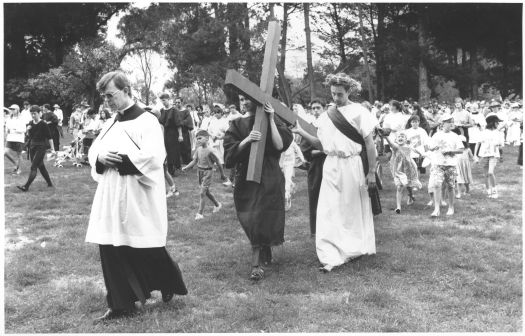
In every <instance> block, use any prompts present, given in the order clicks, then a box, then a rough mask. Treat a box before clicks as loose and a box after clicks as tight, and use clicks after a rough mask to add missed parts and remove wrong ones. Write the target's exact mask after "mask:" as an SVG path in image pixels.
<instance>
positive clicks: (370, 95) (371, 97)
mask: <svg viewBox="0 0 525 336" xmlns="http://www.w3.org/2000/svg"><path fill="white" fill-rule="evenodd" d="M357 9H358V11H359V32H360V33H361V41H362V44H363V58H364V62H365V71H366V79H367V82H368V101H369V102H371V103H373V102H374V91H373V90H372V75H371V74H370V66H369V64H368V45H367V43H366V37H365V29H364V26H363V11H362V9H361V4H357Z"/></svg>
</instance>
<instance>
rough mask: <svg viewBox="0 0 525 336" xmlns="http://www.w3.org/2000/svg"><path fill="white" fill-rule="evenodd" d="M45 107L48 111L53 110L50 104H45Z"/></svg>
mask: <svg viewBox="0 0 525 336" xmlns="http://www.w3.org/2000/svg"><path fill="white" fill-rule="evenodd" d="M43 106H44V108H45V109H46V110H51V105H49V104H44V105H43Z"/></svg>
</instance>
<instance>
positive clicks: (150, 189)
mask: <svg viewBox="0 0 525 336" xmlns="http://www.w3.org/2000/svg"><path fill="white" fill-rule="evenodd" d="M113 120H114V119H113V118H112V119H110V120H109V121H108V122H107V123H106V124H105V125H104V128H103V129H102V131H101V132H100V135H99V137H98V138H97V139H96V140H95V141H94V142H93V145H92V146H91V148H90V150H89V154H88V157H89V163H90V164H91V167H92V168H91V175H92V177H93V178H94V179H95V181H97V182H98V187H97V191H96V193H95V197H94V199H93V205H92V208H91V215H90V217H89V226H88V230H87V234H86V242H91V243H96V244H109V245H114V246H121V245H126V246H131V247H135V248H149V247H163V246H165V245H166V235H167V231H168V218H167V210H166V194H165V190H164V188H165V187H164V170H163V166H162V164H163V162H164V159H165V157H166V150H165V148H164V140H163V136H162V129H161V126H160V124H159V122H158V120H157V118H156V117H155V116H154V115H153V114H151V113H142V114H141V115H140V116H139V117H137V118H136V119H134V120H129V121H124V122H119V121H117V122H115V124H114V125H113V126H111V125H112V124H113ZM110 127H111V128H110ZM108 128H109V131H107V130H108ZM106 131H107V133H106ZM130 138H131V139H133V141H134V142H135V143H136V145H137V146H138V147H139V148H140V149H139V148H137V146H135V144H133V141H131V139H130ZM103 150H116V151H118V153H121V154H127V155H128V156H129V158H130V160H131V162H132V163H133V164H134V165H135V167H136V168H137V169H138V170H139V171H140V172H141V173H142V175H125V176H121V175H119V173H118V171H117V170H116V169H113V168H107V167H106V168H105V170H104V172H103V173H102V174H98V173H97V172H96V168H95V165H96V161H97V157H98V154H99V153H100V152H101V151H103Z"/></svg>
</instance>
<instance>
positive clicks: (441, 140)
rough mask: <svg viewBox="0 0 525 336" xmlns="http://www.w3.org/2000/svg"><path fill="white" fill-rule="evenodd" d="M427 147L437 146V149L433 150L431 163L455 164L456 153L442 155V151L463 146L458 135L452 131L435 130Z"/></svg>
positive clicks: (453, 149) (458, 148) (441, 164)
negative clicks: (433, 154)
mask: <svg viewBox="0 0 525 336" xmlns="http://www.w3.org/2000/svg"><path fill="white" fill-rule="evenodd" d="M429 147H431V148H433V147H437V149H435V150H434V153H435V156H434V160H433V162H432V164H434V163H435V164H436V165H439V166H456V164H457V158H456V155H443V152H446V151H456V150H460V149H463V148H465V147H464V146H463V142H461V138H460V137H459V135H457V134H456V133H454V132H452V131H449V132H443V131H441V132H436V134H434V135H433V136H432V138H431V141H430V145H429Z"/></svg>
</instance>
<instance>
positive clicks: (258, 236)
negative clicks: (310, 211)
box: [224, 95, 293, 281]
mask: <svg viewBox="0 0 525 336" xmlns="http://www.w3.org/2000/svg"><path fill="white" fill-rule="evenodd" d="M239 102H240V104H241V108H244V111H246V112H245V114H244V115H243V116H242V117H241V118H237V119H234V120H232V121H231V123H230V127H229V128H228V130H227V131H226V134H225V135H224V158H225V160H224V161H225V163H226V167H227V168H233V167H235V183H234V185H235V187H234V189H233V200H234V203H235V210H236V211H237V218H239V222H240V223H241V226H242V228H243V229H244V232H245V233H246V235H247V236H248V239H249V240H250V244H251V246H252V260H251V262H252V270H251V272H250V279H251V280H254V281H258V280H261V279H262V278H263V276H264V269H263V268H262V267H261V265H262V264H269V263H271V261H272V250H271V247H272V246H277V245H281V244H282V243H283V242H284V220H285V211H284V176H283V173H282V171H281V169H280V168H279V158H280V156H281V153H282V152H284V151H286V149H288V147H289V146H290V144H291V142H292V141H293V136H292V132H291V131H290V130H289V129H288V128H287V127H286V125H285V124H284V123H283V122H282V121H281V120H279V118H278V117H275V111H274V109H273V107H272V106H271V105H270V104H266V105H265V107H264V111H265V112H266V116H267V118H268V129H267V132H268V133H267V136H266V146H265V149H264V159H263V162H262V171H261V182H260V183H256V182H251V181H247V180H246V174H247V171H248V161H249V158H250V147H251V146H250V144H251V143H252V142H255V141H260V140H261V132H259V131H255V130H253V124H254V122H255V110H256V107H257V106H256V105H255V103H253V102H252V101H250V100H249V99H247V98H246V97H244V96H242V95H240V96H239Z"/></svg>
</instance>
